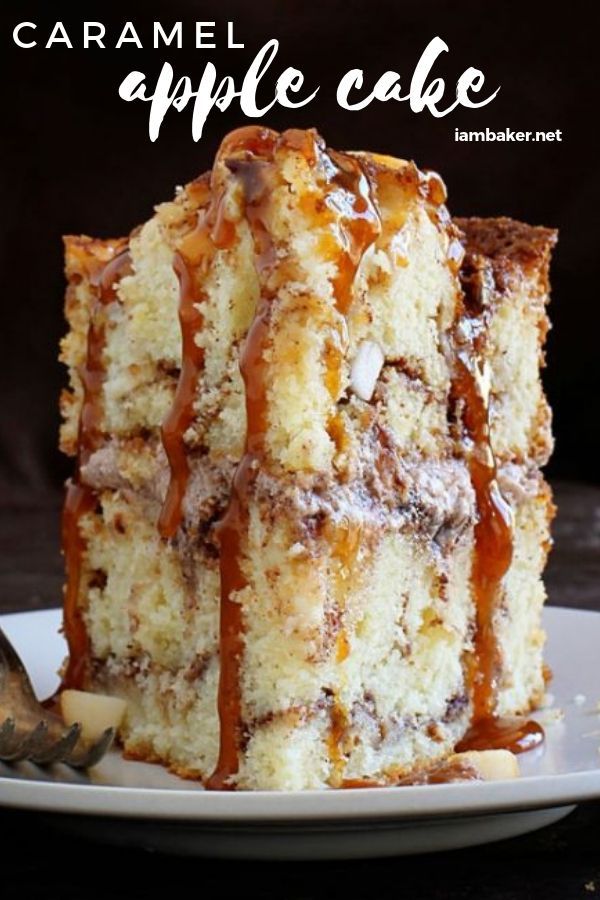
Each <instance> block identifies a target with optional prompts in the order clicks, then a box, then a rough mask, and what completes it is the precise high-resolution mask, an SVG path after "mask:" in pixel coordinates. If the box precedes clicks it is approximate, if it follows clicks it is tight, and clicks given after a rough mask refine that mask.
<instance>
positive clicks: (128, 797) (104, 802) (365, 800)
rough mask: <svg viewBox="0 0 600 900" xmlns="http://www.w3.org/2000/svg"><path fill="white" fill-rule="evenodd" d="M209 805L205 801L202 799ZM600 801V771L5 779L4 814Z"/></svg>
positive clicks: (466, 807) (305, 815)
mask: <svg viewBox="0 0 600 900" xmlns="http://www.w3.org/2000/svg"><path fill="white" fill-rule="evenodd" d="M60 612H61V609H60V608H56V607H55V608H51V609H43V610H29V611H23V612H13V613H5V614H2V615H0V625H1V624H5V623H8V622H9V621H10V620H13V621H14V620H15V619H21V620H22V619H23V618H27V617H38V618H40V617H42V616H46V617H48V618H53V617H58V616H59V615H60ZM544 615H545V616H547V617H548V616H549V617H551V618H552V617H555V616H556V618H558V619H560V618H561V617H563V616H566V617H584V618H587V617H597V618H598V619H599V620H600V612H598V611H595V610H581V609H575V608H569V607H560V606H548V607H546V608H545V610H544ZM200 798H202V799H200ZM598 798H600V756H599V763H598V768H596V769H588V770H584V771H580V772H566V773H562V774H557V775H529V776H525V777H524V778H522V779H517V780H510V781H496V782H484V783H460V784H442V785H436V786H435V792H434V793H432V787H431V786H430V785H429V786H428V785H413V786H409V787H403V788H402V789H401V791H400V789H399V788H394V787H382V788H361V789H348V790H343V791H335V790H311V791H295V792H284V791H236V792H233V791H232V792H229V791H228V792H205V791H203V790H201V789H199V788H198V787H196V788H193V789H192V788H185V787H183V788H178V787H176V788H171V787H169V788H161V787H156V788H145V787H138V786H123V785H102V784H87V783H85V784H73V783H68V782H50V781H44V780H28V779H23V778H14V777H4V776H0V807H10V808H18V809H29V810H37V811H40V812H42V811H43V812H48V813H50V812H57V813H70V814H79V815H86V816H102V817H112V818H119V819H126V818H130V819H131V818H135V819H153V820H155V821H156V820H160V821H162V822H166V821H178V822H181V821H188V822H194V823H196V824H199V825H200V824H202V823H206V824H209V823H210V824H215V823H217V824H218V823H223V824H227V825H231V824H232V823H234V822H237V823H238V824H240V825H244V824H249V823H254V824H258V823H260V824H264V825H267V824H269V823H283V822H304V823H306V822H310V821H312V822H319V823H324V822H336V821H337V822H339V821H340V820H344V821H345V822H346V823H348V824H350V823H351V822H364V821H365V820H370V821H371V822H373V823H375V822H376V821H377V820H381V821H385V820H388V821H389V820H390V819H395V820H397V821H398V820H410V821H412V822H416V821H417V820H428V819H432V818H436V819H437V818H441V817H452V816H465V817H467V816H480V815H486V814H495V813H506V812H520V811H527V810H535V809H547V808H550V807H556V806H565V805H570V804H573V803H580V802H582V801H586V800H594V799H598Z"/></svg>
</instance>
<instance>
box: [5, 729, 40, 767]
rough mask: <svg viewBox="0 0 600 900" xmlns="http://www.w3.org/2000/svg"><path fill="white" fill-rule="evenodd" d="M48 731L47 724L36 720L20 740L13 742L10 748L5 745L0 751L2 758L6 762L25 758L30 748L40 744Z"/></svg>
mask: <svg viewBox="0 0 600 900" xmlns="http://www.w3.org/2000/svg"><path fill="white" fill-rule="evenodd" d="M13 733H14V726H13ZM47 733H48V726H47V724H46V723H45V722H44V721H42V722H38V724H37V725H36V726H35V728H34V729H33V731H32V732H30V733H29V734H28V735H27V736H26V737H25V738H24V739H21V740H20V741H19V740H17V741H16V743H15V744H13V746H12V748H11V747H10V746H7V747H5V748H4V749H3V751H2V759H4V760H5V761H6V762H19V761H20V760H22V759H26V758H27V757H28V756H29V755H30V752H31V749H32V748H36V747H38V746H39V744H41V743H42V742H43V741H44V740H45V739H46V735H47Z"/></svg>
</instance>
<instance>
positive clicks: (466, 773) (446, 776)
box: [341, 759, 481, 790]
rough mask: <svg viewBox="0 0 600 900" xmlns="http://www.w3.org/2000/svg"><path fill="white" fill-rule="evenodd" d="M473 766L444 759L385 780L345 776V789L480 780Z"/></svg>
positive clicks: (342, 784)
mask: <svg viewBox="0 0 600 900" xmlns="http://www.w3.org/2000/svg"><path fill="white" fill-rule="evenodd" d="M480 780H481V778H480V776H479V775H478V774H477V772H476V770H475V769H474V767H473V766H471V765H469V764H468V763H467V762H464V761H462V760H458V761H457V760H454V759H443V760H441V762H438V763H435V764H434V765H433V766H429V767H428V768H423V769H418V770H417V771H416V772H411V773H410V774H409V775H401V776H398V777H392V778H389V779H386V780H385V781H383V780H382V781H379V780H378V779H376V778H344V780H343V781H342V783H341V787H342V788H345V789H350V790H351V789H356V788H378V787H414V786H416V785H424V784H452V783H454V782H456V781H480Z"/></svg>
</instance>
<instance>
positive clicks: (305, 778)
mask: <svg viewBox="0 0 600 900" xmlns="http://www.w3.org/2000/svg"><path fill="white" fill-rule="evenodd" d="M444 474H445V475H446V477H447V478H449V477H456V475H455V473H448V472H446V473H443V472H439V471H438V472H435V473H433V472H428V473H421V474H420V477H419V478H418V479H415V482H417V481H419V482H420V483H423V484H426V483H427V480H428V479H429V480H430V479H431V478H432V477H437V478H440V479H441V480H442V479H443V476H444ZM500 483H501V484H502V485H503V488H504V491H505V495H506V496H508V497H510V502H511V507H512V509H513V512H514V516H515V543H514V556H513V562H512V564H511V567H510V569H509V571H508V573H507V576H506V578H505V580H504V587H503V592H502V597H501V599H500V602H499V605H498V610H497V615H496V621H495V627H496V629H497V632H498V636H499V644H500V649H501V664H500V672H501V678H500V689H499V694H498V701H497V703H498V706H497V711H498V712H501V713H505V712H506V713H511V714H512V713H515V712H527V711H528V710H529V709H530V708H531V706H532V705H533V704H534V703H535V702H536V701H537V700H539V699H540V698H541V694H542V693H543V687H544V685H543V678H542V666H541V652H542V646H543V634H542V632H541V630H540V625H539V613H540V609H541V605H542V603H543V600H544V596H545V595H544V589H543V584H542V581H541V572H542V570H543V565H544V562H545V552H546V549H547V547H548V541H549V531H548V524H549V520H550V517H551V513H552V506H551V501H550V497H549V493H548V490H547V487H546V486H545V485H544V483H543V481H542V480H541V479H540V478H539V476H536V475H535V473H533V472H529V473H527V472H525V471H523V470H519V469H518V467H514V466H511V467H507V469H506V470H505V471H501V473H500ZM261 488H262V494H261V495H257V496H255V497H254V498H253V501H252V509H253V510H254V512H253V513H252V519H253V527H252V529H251V531H250V541H251V546H249V547H248V549H247V554H246V558H247V560H248V588H247V590H246V592H245V594H244V596H243V597H242V598H241V601H240V602H241V605H242V609H243V617H244V622H245V638H244V640H245V648H244V657H245V664H244V669H243V673H244V674H243V676H242V678H243V709H242V717H243V730H244V735H245V738H244V740H245V752H244V757H243V762H242V766H241V771H240V775H239V779H238V784H239V786H240V787H249V788H253V787H254V788H256V787H259V786H260V787H263V788H272V789H302V788H308V787H322V786H324V785H327V784H329V785H336V784H340V783H341V782H342V781H343V779H353V778H362V777H365V776H366V775H368V776H369V777H375V778H391V777H396V775H397V774H399V773H401V772H404V771H407V770H409V769H410V768H411V767H413V766H414V765H421V764H423V762H424V761H426V760H428V759H436V758H439V757H443V756H445V755H447V754H448V753H449V752H450V751H451V750H452V748H453V747H454V744H455V743H456V741H457V740H458V739H459V738H460V737H461V736H462V734H463V733H464V731H465V728H466V725H467V723H468V721H469V720H470V715H471V703H470V699H469V693H468V685H467V684H466V681H465V667H464V665H463V662H464V657H465V656H468V655H469V654H470V653H471V652H472V644H471V639H470V635H471V634H472V628H473V606H472V600H471V589H470V584H469V571H470V565H469V556H470V553H471V548H472V536H473V517H474V510H473V498H472V497H471V507H470V509H467V510H466V511H463V516H464V517H463V519H462V520H461V521H457V520H456V513H455V511H454V510H450V509H448V510H447V512H446V517H447V518H446V521H445V522H443V523H442V524H441V525H440V524H439V521H438V520H436V521H434V519H433V516H432V514H430V515H427V514H426V503H427V498H426V494H425V493H423V494H422V495H421V496H422V501H421V503H420V504H418V503H417V504H415V506H414V508H411V507H410V506H408V507H407V508H406V509H405V510H404V511H403V512H402V513H399V514H398V515H396V516H390V515H389V512H388V511H386V512H385V514H382V515H376V514H374V513H373V510H372V509H370V510H365V509H364V508H363V509H362V511H361V504H360V503H357V502H354V503H352V504H347V505H346V506H344V509H345V510H346V521H345V523H344V528H345V527H346V525H349V526H350V532H352V529H356V532H357V533H358V532H359V531H360V534H361V539H360V546H358V547H356V548H350V558H349V560H345V561H344V566H345V567H347V568H344V569H342V565H341V562H340V560H339V559H338V558H337V557H336V556H335V554H333V555H332V552H331V541H330V533H331V531H332V530H334V529H336V528H339V526H340V517H341V515H342V513H341V504H340V503H339V502H338V503H337V504H336V502H335V500H334V499H332V498H331V497H325V498H317V497H316V496H315V495H314V494H313V493H312V492H311V493H310V494H309V496H307V497H304V498H302V497H301V496H298V492H295V493H294V492H292V491H291V490H290V488H289V486H287V487H286V486H285V485H283V484H282V485H280V489H281V491H282V492H283V495H282V496H281V497H280V498H279V499H278V498H276V497H275V496H274V494H275V486H274V485H273V484H272V483H269V484H267V483H263V484H262V485H261ZM466 493H467V495H468V491H466ZM444 494H446V491H444ZM101 503H102V505H101V509H100V511H99V512H98V513H97V514H95V515H90V517H89V519H88V521H87V523H86V528H85V533H86V536H87V541H88V556H87V566H88V571H89V579H90V580H89V583H88V587H87V596H88V598H89V606H88V610H87V612H86V625H87V629H88V634H89V637H90V641H91V648H92V658H93V664H92V667H91V669H90V682H89V686H92V687H95V688H97V689H100V690H110V692H111V693H115V694H118V695H119V696H123V697H125V698H126V699H127V700H128V716H127V721H126V723H125V726H124V732H123V740H124V744H125V748H126V751H127V752H128V753H129V754H130V755H132V756H138V757H142V758H151V759H156V760H160V761H161V762H164V763H165V764H167V765H169V766H171V767H172V768H173V769H174V770H175V771H178V772H181V773H184V774H186V775H188V776H192V777H206V776H207V775H208V774H210V772H211V771H212V769H213V767H214V765H215V762H216V754H217V741H216V738H215V734H216V733H217V732H218V718H217V679H218V646H219V645H218V578H219V572H218V563H217V560H216V558H215V553H214V546H213V547H212V548H211V545H210V543H203V542H202V541H201V540H193V541H191V542H190V546H188V547H187V548H183V547H182V546H181V545H176V546H175V547H173V546H170V545H168V544H165V543H164V542H162V541H161V540H160V538H159V537H158V536H157V533H156V529H155V527H154V524H153V523H154V521H155V517H156V514H157V509H156V508H154V509H152V508H151V507H150V506H149V505H148V501H146V502H144V503H140V501H139V498H138V497H137V496H136V495H132V494H130V495H127V494H123V495H122V494H120V493H119V492H112V491H105V492H104V493H103V494H102V495H101ZM429 503H431V497H430V498H429ZM361 512H362V514H361ZM415 521H420V522H421V527H420V528H415V527H414V524H413V523H414V522H415ZM316 522H318V523H320V524H319V526H317V525H316V524H315V523H316ZM440 530H441V532H442V534H443V535H444V540H443V541H441V540H440ZM202 547H203V549H201V548H202ZM353 549H354V553H355V555H354V556H353V555H352V550H353ZM186 560H187V562H186ZM340 580H341V581H342V582H343V583H344V585H345V588H346V589H345V590H344V605H343V609H341V610H340V609H339V608H338V607H337V603H338V602H339V587H340ZM336 591H337V594H336ZM332 716H334V717H335V716H337V720H336V721H337V729H336V730H335V731H334V733H333V734H334V737H332V729H331V721H332Z"/></svg>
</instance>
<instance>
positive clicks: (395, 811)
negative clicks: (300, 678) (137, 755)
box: [0, 608, 600, 859]
mask: <svg viewBox="0 0 600 900" xmlns="http://www.w3.org/2000/svg"><path fill="white" fill-rule="evenodd" d="M59 619H60V614H59V611H58V610H48V611H43V612H33V613H17V614H14V615H7V616H2V617H0V624H1V625H2V627H3V628H4V629H5V630H6V632H7V633H8V635H9V636H10V637H11V639H12V640H13V641H14V643H15V645H16V646H17V648H18V650H19V652H20V653H21V655H22V657H23V660H24V662H25V664H26V665H27V667H28V669H29V671H30V673H31V675H32V678H33V681H34V684H35V687H36V689H37V691H38V693H39V695H40V696H47V695H49V694H50V693H51V692H52V691H53V690H54V688H55V686H56V684H57V678H56V676H55V675H54V673H55V671H56V669H57V667H58V665H59V664H60V662H61V660H62V657H63V655H64V643H63V640H62V638H61V637H60V636H59V634H58V632H57V629H58V625H59ZM545 624H546V627H547V630H548V635H549V640H548V649H547V659H548V662H549V664H550V666H551V668H552V670H553V672H554V681H553V683H552V685H551V690H552V693H553V695H554V698H555V700H554V706H555V708H559V709H560V710H562V712H563V713H564V717H563V718H562V720H560V721H559V722H554V723H552V720H554V719H556V718H557V714H556V712H552V711H550V712H548V711H542V712H541V713H540V715H539V716H538V717H537V718H539V719H540V720H541V721H543V722H544V724H545V725H546V736H547V740H546V742H545V746H544V748H542V749H541V750H535V751H532V752H530V753H528V754H524V755H523V756H522V757H521V768H522V772H523V777H522V778H520V779H518V780H515V781H504V782H490V783H467V784H442V785H429V786H414V787H403V788H374V789H361V790H342V791H306V792H303V793H276V792H272V793H269V792H239V793H228V792H225V793H215V792H205V791H203V790H202V788H201V787H199V786H198V785H195V784H194V783H192V782H189V781H182V780H180V779H179V778H176V777H175V776H173V775H170V774H168V773H167V772H165V771H164V770H163V769H162V768H161V767H159V766H152V765H147V764H145V763H136V762H125V761H124V760H122V759H121V757H120V755H119V754H118V753H117V752H112V753H111V754H109V756H108V757H107V758H106V759H105V760H103V761H102V763H101V764H100V765H99V766H97V767H96V769H94V770H93V772H92V773H91V774H90V775H80V774H77V773H74V772H72V771H71V770H68V769H66V768H65V767H62V766H56V767H54V768H53V769H52V770H51V771H42V770H40V769H38V768H36V767H34V766H32V765H30V764H20V765H19V766H18V767H14V768H9V767H7V766H2V764H0V805H4V806H12V807H19V808H22V809H34V810H38V811H41V812H44V813H63V814H66V815H63V816H60V817H59V816H55V817H53V822H54V824H55V825H57V824H58V825H59V827H62V828H66V829H70V830H72V831H73V832H76V833H78V834H84V833H85V834H89V835H90V836H93V837H96V838H98V839H101V840H103V841H110V842H114V843H119V844H129V845H136V846H144V847H151V848H156V849H162V850H166V851H169V852H174V853H182V854H195V855H211V856H222V857H226V856H231V857H238V858H242V857H243V858H256V859H259V858H260V859H301V858H304V859H307V858H314V859H316V858H322V859H324V858H330V859H331V858H344V857H358V856H362V857H368V856H386V855H395V854H406V853H424V852H429V851H434V850H445V849H453V848H457V847H466V846H471V845H475V844H482V843H486V842H488V841H492V840H498V839H500V838H504V837H510V836H514V835H518V834H524V833H525V832H528V831H532V830H534V829H536V828H540V827H542V826H544V825H548V824H550V823H552V822H555V821H557V820H558V819H560V818H562V817H563V816H564V815H566V814H567V813H568V812H570V810H571V809H572V808H573V804H575V803H578V802H580V801H583V800H589V799H592V798H597V797H600V755H599V749H600V707H599V706H598V704H599V701H600V662H599V659H600V657H599V655H598V647H599V646H600V613H593V612H583V611H580V610H567V609H557V608H549V609H547V610H546V611H545ZM548 719H550V722H548Z"/></svg>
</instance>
